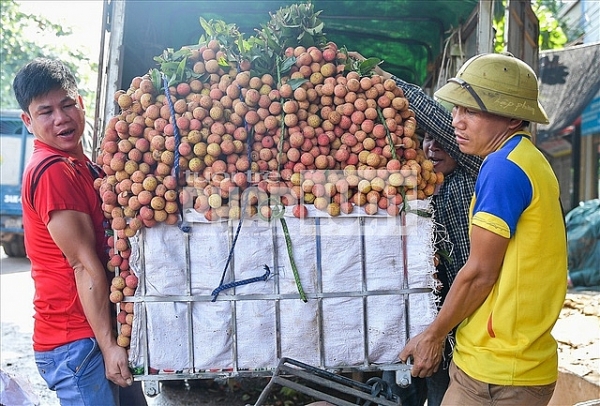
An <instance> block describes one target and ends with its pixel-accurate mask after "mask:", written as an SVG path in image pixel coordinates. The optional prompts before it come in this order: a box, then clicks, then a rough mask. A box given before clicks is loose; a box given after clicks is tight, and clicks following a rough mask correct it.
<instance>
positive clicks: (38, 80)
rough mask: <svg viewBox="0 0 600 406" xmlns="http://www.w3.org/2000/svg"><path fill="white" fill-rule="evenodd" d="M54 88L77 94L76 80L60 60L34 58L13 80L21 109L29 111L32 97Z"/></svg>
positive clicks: (46, 92) (72, 94)
mask: <svg viewBox="0 0 600 406" xmlns="http://www.w3.org/2000/svg"><path fill="white" fill-rule="evenodd" d="M55 89H64V90H66V91H67V93H69V95H71V96H73V97H75V96H76V95H77V92H78V90H77V80H76V79H75V76H74V75H73V73H72V72H71V70H70V69H69V67H67V66H66V65H65V64H64V63H63V62H62V61H60V60H58V59H48V58H36V59H33V60H32V61H31V62H29V63H27V65H25V66H23V67H22V68H21V69H20V70H19V72H17V75H16V76H15V79H14V80H13V91H14V92H15V97H16V99H17V102H18V103H19V106H20V107H21V110H23V111H25V112H27V113H29V105H30V104H31V102H32V101H33V99H35V98H37V97H39V96H44V95H46V94H48V93H49V92H50V91H52V90H55Z"/></svg>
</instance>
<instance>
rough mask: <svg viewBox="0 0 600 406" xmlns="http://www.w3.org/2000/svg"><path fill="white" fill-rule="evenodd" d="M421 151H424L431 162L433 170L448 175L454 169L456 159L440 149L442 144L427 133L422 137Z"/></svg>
mask: <svg viewBox="0 0 600 406" xmlns="http://www.w3.org/2000/svg"><path fill="white" fill-rule="evenodd" d="M423 152H425V156H426V157H427V159H429V160H430V161H431V162H433V170H434V171H435V172H441V173H443V174H444V175H449V174H450V173H452V171H453V170H454V169H456V160H455V159H454V158H452V157H451V156H450V155H449V154H448V153H447V152H446V151H445V150H444V149H442V146H441V145H440V144H438V142H437V141H436V140H434V139H433V137H432V136H431V135H429V134H427V133H426V134H425V137H424V138H423Z"/></svg>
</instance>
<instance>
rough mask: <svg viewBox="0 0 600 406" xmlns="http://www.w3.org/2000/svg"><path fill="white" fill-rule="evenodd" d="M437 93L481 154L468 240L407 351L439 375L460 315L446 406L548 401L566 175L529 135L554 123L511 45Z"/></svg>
mask: <svg viewBox="0 0 600 406" xmlns="http://www.w3.org/2000/svg"><path fill="white" fill-rule="evenodd" d="M435 96H436V97H437V98H438V99H441V100H443V101H445V102H448V103H451V104H453V105H454V108H453V110H452V117H453V120H452V125H453V127H454V128H455V137H456V142H457V143H458V146H459V148H460V150H461V151H462V152H464V153H466V154H470V155H478V156H481V157H484V158H485V159H484V161H483V164H482V166H481V170H480V172H479V176H478V178H477V182H476V185H475V192H474V195H473V199H472V202H471V212H470V219H471V224H470V230H469V231H470V239H471V250H470V253H469V258H468V259H467V262H466V264H465V265H464V266H463V268H462V269H461V270H460V272H459V273H458V276H457V277H456V279H455V281H454V283H453V285H452V287H451V289H450V292H449V293H448V296H447V297H446V300H445V302H444V305H443V306H442V308H441V310H440V312H439V314H438V317H437V318H436V320H435V321H434V322H433V323H432V324H431V325H430V326H429V327H428V328H427V329H426V330H425V331H424V332H423V333H422V334H420V335H418V336H417V337H415V338H413V339H412V340H411V341H410V342H409V343H408V344H407V345H406V347H405V348H404V349H403V350H402V352H401V353H400V359H401V360H402V361H406V360H407V358H408V357H409V356H412V357H413V358H414V365H413V372H412V373H413V375H414V376H420V377H425V376H429V375H431V374H432V373H433V372H434V371H435V369H436V368H437V366H438V365H439V360H440V356H441V351H442V347H443V342H444V339H445V337H446V335H447V333H448V332H449V331H450V330H451V329H452V328H453V327H455V326H456V325H459V324H460V325H459V327H458V330H457V344H456V348H455V352H454V358H453V363H452V365H451V367H450V368H451V369H450V379H451V381H450V386H449V388H448V390H447V392H446V395H445V396H444V400H443V402H442V405H485V404H489V405H491V404H494V405H546V404H547V403H548V402H549V401H550V398H551V397H552V393H553V391H554V386H555V383H556V380H557V378H558V357H557V344H556V341H555V340H554V338H553V337H552V335H551V330H552V327H553V326H554V324H555V322H556V320H557V319H558V315H559V313H560V309H561V308H562V304H563V301H564V297H565V294H566V280H567V245H566V232H565V225H564V219H563V212H562V209H561V206H560V201H559V195H560V193H559V185H558V181H557V179H556V177H555V175H554V173H553V171H552V168H551V167H550V164H549V163H548V161H547V160H546V159H545V157H544V156H543V155H542V154H541V153H540V152H539V151H538V150H537V148H536V147H535V145H534V144H533V143H532V141H531V134H530V133H529V131H528V126H529V122H539V123H547V122H548V118H547V115H546V113H545V111H544V109H543V107H542V106H541V105H540V103H539V101H538V85H537V78H536V76H535V73H534V72H533V70H532V69H531V68H530V67H529V66H528V65H527V64H525V63H524V62H522V61H520V60H519V59H517V58H515V57H513V56H512V55H504V54H483V55H478V56H475V57H473V58H471V59H470V60H469V61H467V62H466V63H465V64H464V65H463V67H462V68H461V69H460V71H459V72H458V73H457V76H456V77H455V78H453V79H450V80H449V81H448V83H447V84H446V85H445V86H443V87H442V88H441V89H439V90H438V91H437V92H436V94H435Z"/></svg>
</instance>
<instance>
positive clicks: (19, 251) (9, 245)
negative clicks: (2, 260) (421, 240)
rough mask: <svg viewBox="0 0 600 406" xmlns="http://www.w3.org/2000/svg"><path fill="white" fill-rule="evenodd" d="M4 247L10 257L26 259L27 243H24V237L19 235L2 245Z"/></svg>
mask: <svg viewBox="0 0 600 406" xmlns="http://www.w3.org/2000/svg"><path fill="white" fill-rule="evenodd" d="M2 247H3V248H4V252H5V253H6V255H8V256H9V257H14V258H25V256H26V252H25V242H24V241H23V236H22V235H17V236H15V237H14V238H12V239H11V240H10V241H4V242H3V243H2Z"/></svg>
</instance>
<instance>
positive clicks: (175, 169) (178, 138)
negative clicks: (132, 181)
mask: <svg viewBox="0 0 600 406" xmlns="http://www.w3.org/2000/svg"><path fill="white" fill-rule="evenodd" d="M161 76H162V79H163V86H164V88H165V96H166V98H167V102H168V104H169V110H170V112H171V121H172V122H173V123H172V124H173V133H174V134H175V152H174V158H173V176H175V179H177V182H178V183H179V158H180V154H179V145H180V144H181V135H180V134H179V127H177V120H176V118H175V106H174V105H173V100H171V94H170V93H169V82H168V81H167V76H166V75H165V74H164V73H162V72H161ZM177 205H178V206H179V212H180V213H181V221H180V222H179V228H180V229H181V231H183V232H184V233H189V232H190V231H191V230H192V227H191V226H190V225H189V224H188V223H187V222H186V221H185V220H184V219H183V207H182V206H181V202H180V201H179V199H178V200H177Z"/></svg>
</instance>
